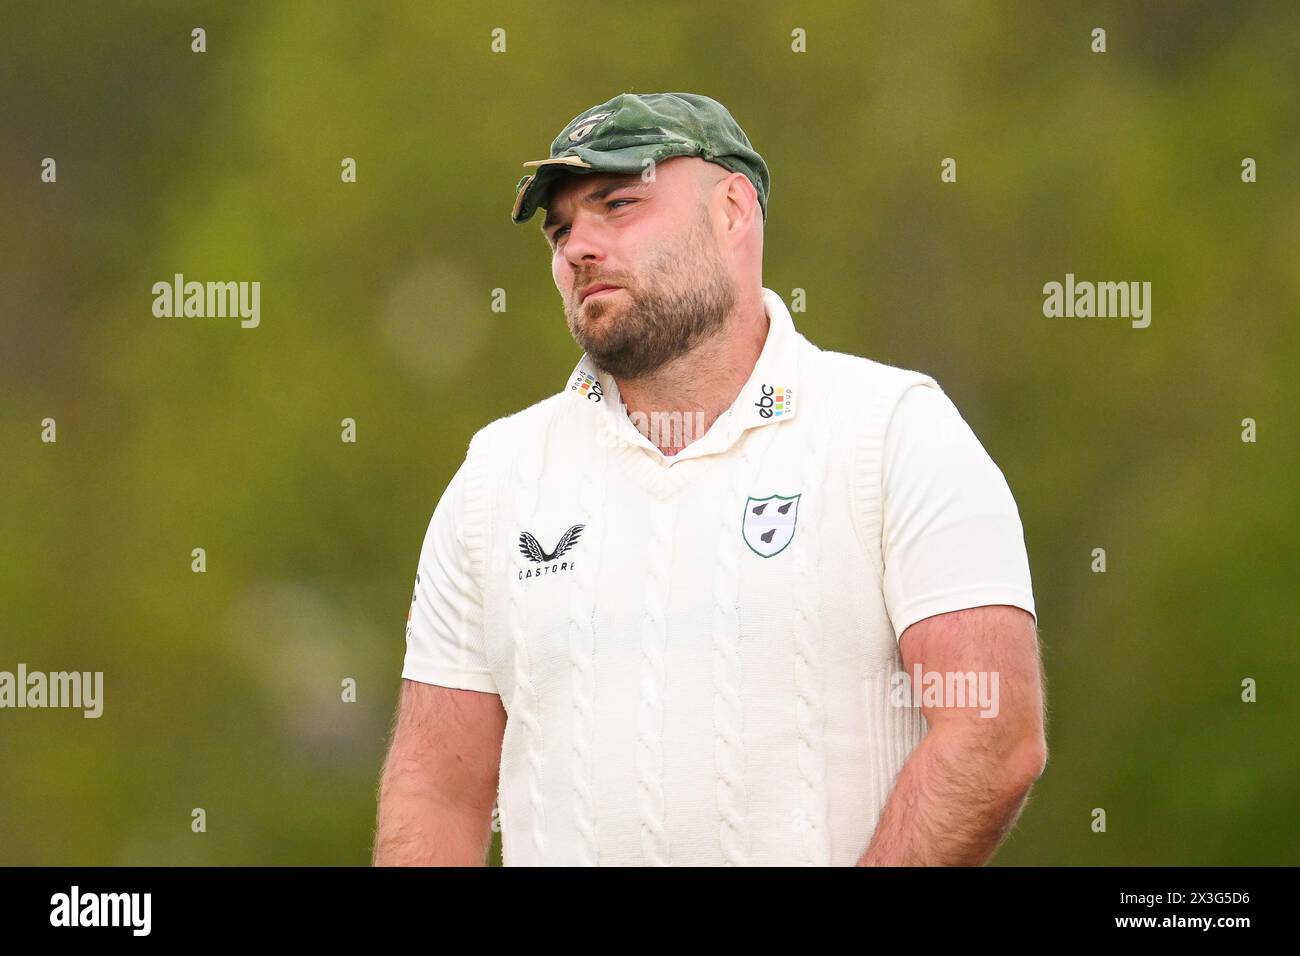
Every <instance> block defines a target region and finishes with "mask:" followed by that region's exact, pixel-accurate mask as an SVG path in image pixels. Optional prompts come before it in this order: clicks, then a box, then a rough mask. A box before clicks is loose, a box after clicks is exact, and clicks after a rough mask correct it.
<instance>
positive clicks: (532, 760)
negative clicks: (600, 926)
mask: <svg viewBox="0 0 1300 956" xmlns="http://www.w3.org/2000/svg"><path fill="white" fill-rule="evenodd" d="M553 419H554V415H553V414H551V415H548V416H547V418H546V421H545V425H544V426H543V429H542V430H543V435H542V436H540V437H541V444H540V447H539V449H538V451H537V452H536V453H535V454H525V455H516V456H515V459H514V460H515V469H514V472H515V487H514V505H515V523H516V527H521V528H522V527H527V526H528V525H529V524H531V523H532V517H533V514H534V513H535V512H536V510H537V488H538V486H539V484H540V481H541V476H542V473H543V471H544V469H545V467H546V449H547V447H548V445H549V442H548V440H547V434H548V433H549V431H550V424H551V422H552V420H553ZM512 578H513V580H512V581H511V583H510V617H509V620H510V632H511V638H512V641H513V646H514V701H513V706H512V708H511V714H510V719H512V720H518V721H519V722H520V724H521V725H522V727H523V728H524V736H525V743H524V747H525V754H526V756H525V760H526V763H527V767H528V784H527V794H528V803H529V809H530V811H531V814H530V815H531V818H532V842H533V849H534V852H535V853H536V857H537V860H536V862H537V865H539V866H540V865H542V864H543V863H544V862H545V860H546V819H545V806H544V801H543V798H542V754H543V753H544V752H545V746H544V741H543V739H542V724H541V719H540V708H541V702H540V699H539V697H538V693H537V687H536V685H535V684H534V683H533V677H532V661H531V660H530V659H529V656H528V640H527V629H526V626H525V625H526V624H527V608H526V607H525V593H524V588H525V587H526V585H525V583H524V582H523V581H520V580H518V577H517V575H512Z"/></svg>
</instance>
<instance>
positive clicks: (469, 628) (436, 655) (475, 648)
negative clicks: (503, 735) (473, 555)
mask: <svg viewBox="0 0 1300 956" xmlns="http://www.w3.org/2000/svg"><path fill="white" fill-rule="evenodd" d="M466 473H467V463H462V464H461V466H460V468H459V469H458V470H457V471H456V474H455V475H453V476H452V479H451V481H450V482H449V483H448V484H447V489H446V490H445V491H444V492H443V494H442V498H441V499H440V500H439V501H438V505H437V507H436V508H434V511H433V517H432V518H431V519H430V520H429V527H428V530H427V531H426V532H425V535H424V544H423V547H422V548H421V550H420V562H419V565H418V567H417V568H416V573H415V591H414V593H413V594H412V595H411V608H410V611H409V612H408V614H407V619H406V659H405V662H404V663H403V666H402V676H403V677H405V678H409V679H410V680H415V681H420V682H421V683H424V684H438V685H440V686H443V687H456V688H461V689H464V690H477V691H485V692H487V693H491V694H495V693H497V688H496V683H495V681H494V680H493V679H492V673H491V671H490V670H489V668H488V663H487V658H486V654H485V649H484V641H483V600H482V595H481V594H480V593H479V587H478V583H477V581H476V580H475V577H474V574H473V572H472V567H471V564H470V558H469V553H468V551H467V550H466V548H465V543H464V542H465V536H464V528H463V525H462V522H463V521H464V519H465V508H464V491H465V482H466V480H467V479H466Z"/></svg>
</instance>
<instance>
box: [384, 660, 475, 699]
mask: <svg viewBox="0 0 1300 956" xmlns="http://www.w3.org/2000/svg"><path fill="white" fill-rule="evenodd" d="M402 676H403V677H404V678H406V679H407V680H413V681H419V682H420V683H421V684H437V685H438V686H439V687H451V688H453V689H456V690H477V691H482V692H483V693H485V694H495V693H496V692H497V685H496V682H495V681H493V680H492V675H491V674H489V673H487V672H486V671H458V670H452V669H451V668H448V667H437V666H435V665H433V664H427V663H425V662H424V661H413V660H411V658H410V657H407V659H406V664H405V665H404V666H403V667H402Z"/></svg>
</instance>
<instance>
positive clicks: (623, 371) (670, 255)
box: [564, 206, 736, 379]
mask: <svg viewBox="0 0 1300 956" xmlns="http://www.w3.org/2000/svg"><path fill="white" fill-rule="evenodd" d="M642 275H644V276H646V277H648V279H649V281H650V282H651V283H653V285H650V284H647V285H645V286H642V285H639V284H637V283H636V282H634V281H630V280H631V278H632V277H627V278H626V279H620V278H619V277H618V276H601V277H599V278H592V279H588V280H585V281H583V282H582V283H581V284H580V285H579V288H581V287H582V286H585V285H587V284H589V282H591V281H599V282H604V281H608V282H609V283H610V284H611V285H618V286H621V287H622V288H621V290H620V291H618V292H613V293H610V294H609V295H607V296H604V297H601V298H597V299H591V300H590V301H589V302H586V303H582V304H574V303H573V302H571V301H569V302H566V303H565V307H564V312H565V316H566V317H567V318H568V322H569V332H570V333H571V334H572V335H573V339H574V341H575V342H577V343H578V345H579V346H581V348H582V349H583V351H585V352H586V353H587V354H588V355H589V356H590V357H591V359H592V360H593V361H594V362H595V363H596V365H598V366H599V367H600V368H602V369H604V370H605V371H607V372H609V373H610V374H611V375H613V376H614V377H615V378H626V379H635V378H640V377H642V376H645V375H649V374H650V373H652V372H654V371H656V370H658V369H660V368H662V367H663V366H664V365H665V364H667V363H668V362H670V361H672V360H673V359H675V358H677V357H678V356H679V355H682V354H684V353H686V352H688V351H690V350H691V349H692V348H694V347H695V346H696V345H697V344H698V343H699V342H701V341H703V340H705V339H707V338H709V337H710V336H712V335H715V334H717V333H718V332H719V331H720V330H721V329H722V328H723V327H724V326H725V324H726V321H727V316H728V315H730V314H731V310H732V309H733V308H734V307H735V304H736V286H735V283H734V281H733V280H732V278H731V276H730V275H729V274H728V272H727V268H726V264H725V263H724V262H723V260H722V256H721V254H720V253H719V252H718V247H717V244H716V242H715V241H714V238H713V234H712V232H711V230H710V223H709V215H708V208H707V207H704V206H702V207H701V216H700V218H699V219H697V220H696V223H695V227H694V229H692V230H691V231H690V232H688V233H686V234H685V235H683V236H682V237H681V238H680V239H678V240H677V241H675V242H671V243H669V244H667V245H664V246H661V247H659V248H658V249H656V250H655V251H654V252H653V253H652V254H651V255H650V256H649V257H648V259H647V260H646V263H645V269H644V270H643V272H642Z"/></svg>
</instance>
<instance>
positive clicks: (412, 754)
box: [374, 679, 506, 866]
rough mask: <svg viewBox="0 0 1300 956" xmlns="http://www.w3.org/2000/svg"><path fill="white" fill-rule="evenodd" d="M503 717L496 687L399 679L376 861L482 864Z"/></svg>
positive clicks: (383, 779)
mask: <svg viewBox="0 0 1300 956" xmlns="http://www.w3.org/2000/svg"><path fill="white" fill-rule="evenodd" d="M505 724H506V712H505V708H503V707H502V705H501V698H500V697H499V696H497V695H496V694H489V693H485V692H482V691H476V690H460V689H458V688H451V687H441V686H438V685H437V684H425V683H421V682H419V681H413V680H410V679H404V680H403V681H402V693H401V700H400V702H399V703H398V708H397V716H396V718H395V720H394V725H393V735H392V740H391V742H390V744H389V748H388V755H387V757H386V758H385V760H384V769H383V772H382V774H381V775H380V782H379V801H378V802H379V819H378V825H377V828H376V832H375V848H374V865H375V866H483V865H485V864H486V861H487V851H488V847H489V845H490V844H491V840H492V806H493V804H494V803H495V801H496V793H497V778H498V771H499V767H500V759H501V741H502V737H503V735H504V733H505Z"/></svg>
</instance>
